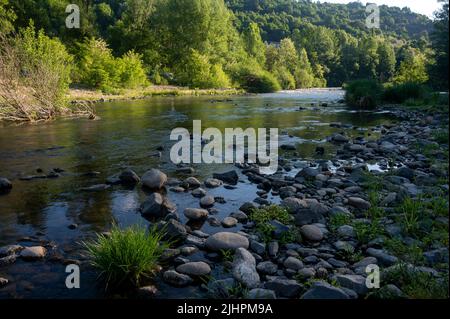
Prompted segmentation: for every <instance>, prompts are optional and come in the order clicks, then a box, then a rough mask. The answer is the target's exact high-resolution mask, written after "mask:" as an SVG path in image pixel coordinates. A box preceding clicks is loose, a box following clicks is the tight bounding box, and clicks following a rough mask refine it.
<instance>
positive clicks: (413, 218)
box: [397, 197, 424, 236]
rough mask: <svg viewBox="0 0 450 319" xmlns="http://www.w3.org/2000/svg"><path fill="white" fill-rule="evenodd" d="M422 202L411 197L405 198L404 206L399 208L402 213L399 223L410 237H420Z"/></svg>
mask: <svg viewBox="0 0 450 319" xmlns="http://www.w3.org/2000/svg"><path fill="white" fill-rule="evenodd" d="M423 209H424V207H423V205H422V202H420V201H418V200H413V199H411V198H409V197H407V198H405V199H404V200H403V202H402V204H401V205H400V206H399V207H397V210H398V212H399V213H400V220H399V222H400V223H401V225H402V226H403V231H404V232H405V233H406V234H409V235H415V236H417V235H419V231H420V227H419V226H420V224H419V221H420V219H421V214H422V213H423Z"/></svg>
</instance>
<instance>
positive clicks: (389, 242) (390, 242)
mask: <svg viewBox="0 0 450 319" xmlns="http://www.w3.org/2000/svg"><path fill="white" fill-rule="evenodd" d="M384 246H385V248H386V249H387V250H388V251H390V252H391V253H393V254H394V255H395V256H397V257H398V258H400V259H401V260H403V261H405V262H408V263H411V264H413V265H423V264H424V262H425V258H424V256H423V249H422V247H419V246H417V245H406V244H404V243H403V242H402V241H401V240H399V239H396V238H394V239H390V238H386V239H385V241H384Z"/></svg>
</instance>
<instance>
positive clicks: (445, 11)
mask: <svg viewBox="0 0 450 319" xmlns="http://www.w3.org/2000/svg"><path fill="white" fill-rule="evenodd" d="M440 2H441V3H442V8H441V9H440V10H439V11H437V12H436V14H435V21H434V31H433V33H432V34H431V39H432V48H433V50H434V59H435V64H434V65H433V66H432V68H431V74H432V78H433V82H434V84H435V85H436V86H437V87H438V88H441V89H448V85H449V84H448V68H449V66H448V59H449V56H448V50H449V32H448V31H449V30H448V28H449V20H448V16H449V1H448V0H440Z"/></svg>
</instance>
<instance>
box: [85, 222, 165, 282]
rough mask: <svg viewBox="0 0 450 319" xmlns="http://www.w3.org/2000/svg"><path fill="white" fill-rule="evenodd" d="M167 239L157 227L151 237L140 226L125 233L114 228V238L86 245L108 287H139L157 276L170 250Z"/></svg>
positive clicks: (151, 229) (111, 235) (99, 236)
mask: <svg viewBox="0 0 450 319" xmlns="http://www.w3.org/2000/svg"><path fill="white" fill-rule="evenodd" d="M163 236H164V233H163V232H161V231H159V230H157V228H156V227H153V228H150V229H149V231H148V233H147V232H146V231H145V229H144V228H141V227H138V226H134V227H130V228H127V229H124V230H120V229H119V228H118V227H117V226H114V227H113V229H112V231H111V234H110V235H108V236H105V235H98V236H97V238H96V239H95V240H93V241H90V242H87V243H84V247H85V248H86V250H87V253H88V256H89V257H90V258H91V259H92V265H93V266H94V267H96V268H98V269H99V270H100V271H101V273H100V276H101V278H102V279H103V280H104V281H105V282H106V285H107V287H108V286H109V285H112V286H114V287H119V286H126V285H133V286H136V285H139V283H140V282H141V280H142V279H144V278H148V277H150V276H152V275H153V274H154V271H155V269H156V266H157V262H158V259H159V258H160V256H161V254H162V252H163V250H164V249H165V248H166V247H167V245H166V244H164V243H161V240H162V238H163Z"/></svg>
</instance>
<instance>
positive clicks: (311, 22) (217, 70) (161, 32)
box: [0, 0, 448, 92]
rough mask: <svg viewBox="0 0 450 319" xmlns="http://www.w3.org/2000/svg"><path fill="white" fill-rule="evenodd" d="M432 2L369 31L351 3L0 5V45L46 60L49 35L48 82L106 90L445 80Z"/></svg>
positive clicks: (208, 0)
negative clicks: (54, 78)
mask: <svg viewBox="0 0 450 319" xmlns="http://www.w3.org/2000/svg"><path fill="white" fill-rule="evenodd" d="M72 2H75V3H77V4H78V5H79V7H80V10H81V15H80V17H81V25H80V28H67V27H66V24H65V22H66V18H67V16H68V15H69V13H70V11H69V12H66V7H67V5H68V4H69V3H72ZM443 3H444V8H443V9H442V10H441V13H440V15H438V18H437V19H436V21H435V22H433V21H432V20H430V19H429V18H427V17H426V16H423V15H419V14H415V13H412V12H411V11H410V10H409V9H407V8H403V9H400V8H395V7H387V6H381V7H380V14H381V22H380V27H381V29H380V30H374V29H368V28H367V26H366V24H365V21H366V15H367V13H366V12H365V6H363V5H362V4H361V3H358V2H355V3H350V4H347V5H344V4H328V3H315V2H312V1H306V0H303V1H295V0H226V1H224V0H122V1H118V0H83V1H81V0H77V1H73V0H70V1H69V0H0V16H1V17H2V19H1V21H2V22H1V23H2V24H1V28H2V30H1V33H2V34H3V36H2V39H4V40H3V42H2V43H3V44H2V47H3V48H5V47H6V46H12V47H14V48H15V50H19V51H20V50H21V49H20V48H21V46H20V45H19V44H20V43H23V42H24V41H25V42H27V41H28V44H27V45H28V46H27V48H28V49H29V50H28V51H27V50H25V52H22V53H20V52H18V53H17V54H11V56H14V57H17V56H19V57H21V58H22V59H27V58H28V59H30V57H29V56H28V55H29V54H30V52H31V51H33V55H34V56H33V57H32V58H33V59H35V60H36V59H42V58H43V57H45V56H46V55H51V54H50V52H47V51H45V50H46V48H48V45H46V43H47V42H48V41H57V42H61V44H62V46H56V47H57V48H59V47H61V48H63V50H62V52H59V56H64V57H65V58H64V59H63V60H62V61H63V64H62V66H61V67H59V68H58V67H55V65H54V64H53V65H52V67H55V69H58V70H64V71H63V73H64V74H66V73H67V72H69V73H70V74H71V76H70V79H69V80H67V77H62V78H64V79H65V80H64V83H62V85H57V87H67V85H69V84H76V85H78V86H84V87H90V88H95V89H100V90H102V91H112V90H117V89H121V88H134V87H139V86H146V85H148V84H149V83H152V84H174V85H181V86H188V87H191V88H229V87H239V88H243V89H245V90H248V91H251V92H270V91H276V90H279V89H280V88H283V89H295V88H308V87H321V86H341V85H343V84H344V83H346V82H349V81H352V80H356V79H373V80H376V81H378V82H380V83H387V82H390V83H394V84H395V83H397V84H399V83H405V82H415V83H418V84H424V83H428V84H432V85H435V86H436V85H440V86H441V87H446V84H448V73H446V74H444V73H443V72H442V65H443V64H445V60H446V57H447V58H448V27H447V28H445V24H446V23H445V21H447V22H448V1H443ZM446 19H447V20H446ZM33 38H34V43H33ZM33 46H34V49H33V50H31V49H30V48H32V47H33ZM37 48H39V50H41V51H42V52H40V53H39V54H37V53H36V50H37V51H39V50H38V49H37ZM30 50H31V51H30ZM10 51H11V50H10ZM66 51H67V52H66ZM11 52H12V51H11ZM27 52H28V53H27ZM19 53H20V54H19ZM66 53H67V54H69V56H67V57H66ZM52 54H54V55H55V56H58V53H55V52H53V53H52ZM69 61H71V62H70V63H69ZM2 63H3V65H4V67H5V65H7V64H8V63H12V64H14V63H16V64H17V63H24V62H23V61H15V62H14V63H13V62H12V61H7V60H5V59H3V62H2ZM12 69H14V68H12ZM433 70H434V71H433ZM439 70H441V71H440V72H441V73H439ZM15 76H17V77H18V78H20V77H21V74H16V75H15ZM29 85H30V84H29V83H28V84H27V86H29ZM52 86H54V85H53V84H52Z"/></svg>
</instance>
